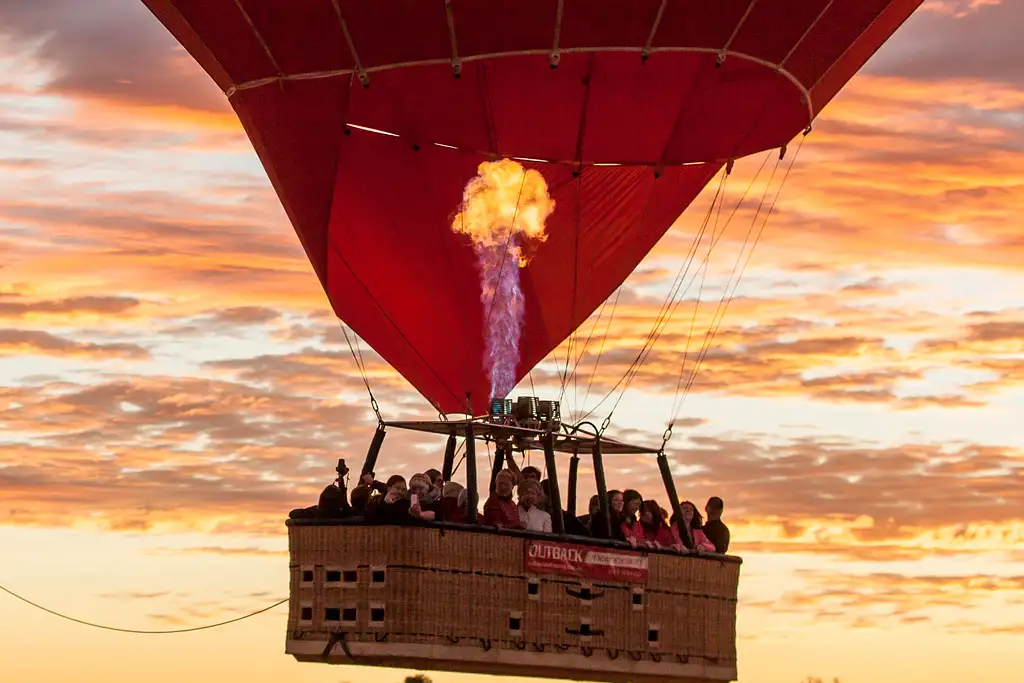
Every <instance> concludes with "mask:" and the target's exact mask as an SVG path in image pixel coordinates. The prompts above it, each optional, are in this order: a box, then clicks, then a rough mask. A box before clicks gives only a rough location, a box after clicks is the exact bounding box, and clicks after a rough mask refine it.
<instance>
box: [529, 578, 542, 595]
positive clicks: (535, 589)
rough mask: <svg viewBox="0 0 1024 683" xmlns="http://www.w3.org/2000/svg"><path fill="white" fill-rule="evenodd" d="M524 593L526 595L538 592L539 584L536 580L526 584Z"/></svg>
mask: <svg viewBox="0 0 1024 683" xmlns="http://www.w3.org/2000/svg"><path fill="white" fill-rule="evenodd" d="M526 593H527V595H537V594H538V593H540V584H539V583H537V582H536V581H531V582H530V583H528V584H526Z"/></svg>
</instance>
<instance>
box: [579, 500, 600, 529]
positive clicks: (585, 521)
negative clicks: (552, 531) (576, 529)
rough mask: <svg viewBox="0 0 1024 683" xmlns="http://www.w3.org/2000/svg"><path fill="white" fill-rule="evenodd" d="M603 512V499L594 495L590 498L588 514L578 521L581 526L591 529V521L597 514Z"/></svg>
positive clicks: (581, 516)
mask: <svg viewBox="0 0 1024 683" xmlns="http://www.w3.org/2000/svg"><path fill="white" fill-rule="evenodd" d="M600 510H601V497H600V496H598V495H596V494H595V495H593V496H591V497H590V505H589V506H588V507H587V514H585V515H580V516H579V517H577V518H576V519H577V520H578V521H579V523H580V524H582V525H583V526H585V527H586V528H588V529H589V528H590V520H591V519H593V518H594V517H596V516H597V513H598V512H599V511H600Z"/></svg>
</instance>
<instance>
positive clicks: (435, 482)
mask: <svg viewBox="0 0 1024 683" xmlns="http://www.w3.org/2000/svg"><path fill="white" fill-rule="evenodd" d="M423 474H425V475H427V478H428V479H430V485H431V486H433V487H436V488H438V489H440V488H441V484H442V483H443V482H442V481H441V472H440V471H439V470H436V469H434V468H430V469H429V470H427V471H426V472H424V473H423Z"/></svg>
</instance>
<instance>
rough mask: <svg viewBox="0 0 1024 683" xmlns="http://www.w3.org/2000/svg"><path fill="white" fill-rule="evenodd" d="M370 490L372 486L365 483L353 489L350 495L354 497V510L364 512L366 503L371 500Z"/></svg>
mask: <svg viewBox="0 0 1024 683" xmlns="http://www.w3.org/2000/svg"><path fill="white" fill-rule="evenodd" d="M370 491H371V489H370V487H369V486H365V485H363V484H360V485H359V486H357V487H355V488H354V489H352V493H351V495H350V496H349V497H350V498H351V499H352V509H353V510H355V511H356V512H362V511H363V510H365V509H366V505H367V504H368V503H369V502H370Z"/></svg>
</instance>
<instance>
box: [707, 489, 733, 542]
mask: <svg viewBox="0 0 1024 683" xmlns="http://www.w3.org/2000/svg"><path fill="white" fill-rule="evenodd" d="M724 509H725V503H723V502H722V499H721V498H719V497H718V496H712V497H711V498H708V503H707V505H705V506H704V512H706V513H708V521H707V523H706V524H705V525H704V535H705V536H707V537H708V540H709V541H711V542H712V543H714V544H715V552H717V553H721V554H723V555H725V554H726V553H727V552H729V527H727V526H726V525H725V522H723V521H722V510H724Z"/></svg>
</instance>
